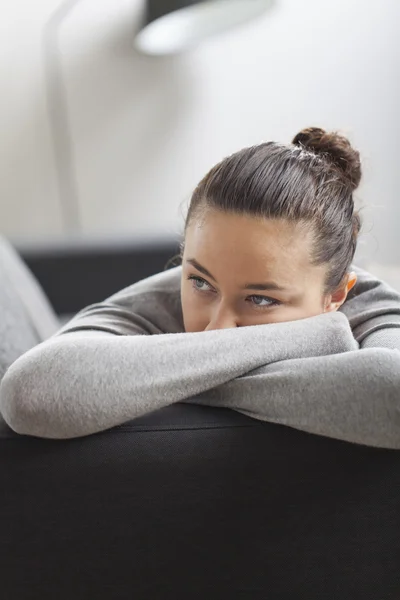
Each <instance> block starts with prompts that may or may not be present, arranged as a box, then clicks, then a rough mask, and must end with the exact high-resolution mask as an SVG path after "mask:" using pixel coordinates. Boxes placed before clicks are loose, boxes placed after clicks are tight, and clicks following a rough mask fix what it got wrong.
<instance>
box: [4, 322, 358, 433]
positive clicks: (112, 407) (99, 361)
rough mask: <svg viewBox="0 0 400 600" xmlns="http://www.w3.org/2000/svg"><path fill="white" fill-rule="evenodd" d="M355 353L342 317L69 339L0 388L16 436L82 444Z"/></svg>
mask: <svg viewBox="0 0 400 600" xmlns="http://www.w3.org/2000/svg"><path fill="white" fill-rule="evenodd" d="M356 348H358V344H357V342H356V341H355V340H354V338H353V335H352V332H351V329H350V326H349V323H348V320H347V318H346V317H345V316H344V315H341V314H339V313H326V314H323V315H318V316H315V317H311V318H308V319H303V320H299V321H292V322H286V323H276V324H272V325H257V326H254V327H243V328H237V329H225V330H214V331H207V332H200V333H175V334H165V335H126V336H116V335H113V334H111V333H106V332H100V331H97V332H96V331H82V332H74V333H66V334H64V335H60V336H56V337H55V338H52V339H50V340H48V341H47V342H44V343H42V344H40V345H39V346H37V347H36V348H34V349H32V350H30V351H29V352H27V353H26V354H24V355H23V356H22V357H20V358H19V359H18V360H17V361H16V362H15V363H14V364H13V365H12V366H11V368H10V369H9V370H8V371H7V373H6V375H5V377H4V379H3V381H2V383H1V386H0V408H1V411H2V414H3V417H4V419H5V420H6V422H7V423H8V424H9V425H10V426H11V427H12V428H13V429H14V430H15V431H17V432H19V433H22V434H28V435H34V436H39V437H48V438H70V437H78V436H83V435H88V434H92V433H96V432H99V431H102V430H105V429H108V428H110V427H113V426H116V425H119V424H121V423H124V422H126V421H128V420H131V419H134V418H135V417H138V416H141V415H143V414H146V413H149V412H152V411H154V410H157V409H159V408H162V407H164V406H167V405H169V404H172V403H174V402H179V401H182V400H184V399H187V398H190V397H191V396H196V395H198V394H201V393H203V392H206V391H208V390H211V389H212V388H214V387H216V386H221V385H222V384H226V383H227V382H229V381H232V380H235V379H236V378H238V377H241V376H243V375H245V374H247V373H249V372H251V371H253V370H254V369H257V368H259V367H261V366H263V365H269V364H272V363H275V362H277V361H285V362H286V361H287V360H288V359H296V358H297V359H301V360H303V359H304V358H305V357H311V356H319V355H328V354H337V353H341V352H348V351H351V350H355V349H356Z"/></svg>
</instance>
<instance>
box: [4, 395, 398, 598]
mask: <svg viewBox="0 0 400 600" xmlns="http://www.w3.org/2000/svg"><path fill="white" fill-rule="evenodd" d="M112 401H113V399H112V398H110V402H112ZM0 481H1V506H0V531H1V538H0V555H1V562H0V565H1V566H0V582H1V583H0V596H1V598H4V599H5V600H28V599H29V600H30V599H38V600H39V599H40V600H54V599H55V598H56V599H57V600H84V599H85V600H87V599H93V600H101V599H103V598H104V599H106V598H107V599H110V598H115V599H119V600H120V599H121V600H122V599H129V600H131V599H132V598H135V600H142V599H143V600H144V599H146V600H157V599H162V600H169V599H171V600H172V599H173V600H176V599H181V598H182V599H185V600H186V599H190V600H200V599H201V600H204V599H206V598H221V599H224V600H225V599H229V600H236V599H237V600H239V599H240V600H244V599H246V600H247V599H251V600H265V599H266V598H271V599H274V600H275V599H279V600H297V599H298V600H300V599H303V598H304V599H307V600H322V599H323V600H398V599H399V598H400V536H399V531H400V452H398V451H396V450H386V449H377V448H370V447H366V446H361V445H357V444H350V443H348V442H342V441H338V440H333V439H329V438H325V437H322V436H317V435H312V434H308V433H305V432H301V431H298V430H295V429H291V428H289V427H285V426H283V425H276V424H271V423H267V422H262V421H257V420H255V419H251V418H250V417H246V416H245V415H242V414H240V413H237V412H234V411H231V410H229V409H223V408H221V409H219V408H213V407H206V406H198V405H195V404H186V403H179V404H176V405H173V406H170V407H168V408H165V409H162V410H160V411H157V412H154V413H152V414H150V415H147V416H146V417H142V418H140V419H137V420H135V421H134V422H130V423H126V424H124V425H122V426H120V427H116V428H113V429H111V430H109V431H106V432H103V433H100V434H96V435H92V436H88V437H85V438H79V439H73V440H63V441H53V440H41V439H36V438H29V437H24V436H17V435H16V434H14V433H13V432H12V431H11V430H10V429H9V428H8V427H7V426H6V425H5V424H4V423H2V424H1V425H0Z"/></svg>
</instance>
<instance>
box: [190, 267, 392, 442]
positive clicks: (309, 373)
mask: <svg viewBox="0 0 400 600" xmlns="http://www.w3.org/2000/svg"><path fill="white" fill-rule="evenodd" d="M352 270H354V271H355V272H356V274H357V278H358V279H357V284H356V286H355V288H354V289H353V291H352V292H351V294H350V295H349V298H348V300H346V302H345V303H344V304H343V306H342V307H341V309H340V312H343V313H344V314H345V315H346V316H347V318H348V319H349V323H350V326H351V328H352V331H353V335H354V336H355V338H356V339H357V341H358V342H359V344H360V350H359V351H355V352H347V353H345V354H338V355H332V356H319V357H315V358H313V357H307V358H306V357H305V358H300V359H291V360H287V361H284V362H280V363H274V364H271V365H267V366H263V367H261V368H259V369H257V370H255V371H253V373H248V374H246V375H245V376H243V377H240V378H238V379H236V380H234V381H231V382H229V383H226V384H224V385H222V386H220V387H218V388H216V389H215V390H212V391H211V392H208V393H207V394H203V395H201V396H198V397H197V398H195V399H193V402H195V403H197V404H205V405H209V406H224V407H227V408H232V409H235V410H237V411H238V412H242V413H244V414H247V415H249V416H251V417H253V418H256V419H260V420H264V421H270V422H271V423H280V424H283V425H288V426H290V427H294V428H295V429H300V430H302V431H307V432H309V433H314V434H318V435H324V436H327V437H332V438H336V439H340V440H346V441H348V442H353V443H358V444H364V445H368V446H378V447H382V448H394V449H400V293H399V292H397V291H396V290H394V289H393V288H392V287H390V286H389V285H388V284H386V283H385V282H383V281H380V280H379V279H377V278H376V277H374V276H373V275H371V274H370V273H368V272H367V271H364V270H363V269H360V268H358V267H356V266H354V265H352ZM190 401H191V400H188V402H190Z"/></svg>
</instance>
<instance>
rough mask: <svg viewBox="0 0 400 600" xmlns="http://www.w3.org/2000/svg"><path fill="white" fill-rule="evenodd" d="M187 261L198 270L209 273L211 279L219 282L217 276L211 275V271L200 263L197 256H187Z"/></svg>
mask: <svg viewBox="0 0 400 600" xmlns="http://www.w3.org/2000/svg"><path fill="white" fill-rule="evenodd" d="M186 262H187V263H189V264H190V265H192V266H193V267H194V268H195V269H197V270H198V271H200V273H203V275H207V277H210V279H212V280H213V281H215V282H217V280H216V279H215V277H213V276H212V275H211V273H210V271H208V270H207V269H206V268H205V267H203V266H202V265H201V264H200V263H198V262H197V260H196V259H195V258H187V259H186Z"/></svg>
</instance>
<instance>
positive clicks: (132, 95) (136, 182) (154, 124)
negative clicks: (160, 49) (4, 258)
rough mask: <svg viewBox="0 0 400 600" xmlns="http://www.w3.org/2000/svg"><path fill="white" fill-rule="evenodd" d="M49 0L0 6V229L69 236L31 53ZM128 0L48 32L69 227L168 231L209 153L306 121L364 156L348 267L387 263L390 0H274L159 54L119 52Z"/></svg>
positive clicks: (135, 2)
mask: <svg viewBox="0 0 400 600" xmlns="http://www.w3.org/2000/svg"><path fill="white" fill-rule="evenodd" d="M73 3H74V0H72V4H73ZM60 4H61V3H60V2H56V1H54V0H35V2H31V1H30V0H9V1H8V2H5V1H4V0H3V2H2V16H1V20H0V76H1V80H0V81H1V94H0V127H1V131H2V135H1V138H0V158H1V160H0V192H1V195H0V198H1V200H0V230H1V231H2V232H3V233H5V234H6V235H8V236H9V237H10V238H11V239H15V240H18V239H21V238H22V239H27V238H29V239H38V240H43V239H48V238H49V239H50V238H52V237H54V236H59V237H61V236H65V235H66V234H68V232H67V231H66V229H65V223H63V216H62V211H61V207H60V199H59V193H58V188H57V179H56V171H55V160H54V154H53V149H52V144H51V135H50V127H49V123H50V121H49V114H48V110H47V106H46V95H45V79H44V62H43V54H42V38H43V29H44V25H45V23H46V21H47V20H48V19H49V17H50V15H51V13H52V12H53V11H54V10H55V9H56V8H57V7H59V6H60ZM141 9H142V3H141V2H140V1H139V0H118V1H117V0H81V1H80V2H77V3H76V5H75V7H74V8H73V10H72V11H71V13H70V14H69V16H68V17H67V18H66V19H65V21H64V23H63V25H62V28H61V30H60V38H59V39H60V47H61V49H62V57H63V69H64V75H65V83H66V89H67V96H68V111H69V118H70V126H71V136H72V143H73V158H74V167H75V172H76V180H77V192H78V198H79V217H80V234H84V235H85V236H103V235H104V236H105V235H106V236H110V235H116V236H143V235H147V234H149V233H151V234H156V235H167V234H174V233H175V232H180V230H181V226H182V223H183V216H182V211H184V207H185V206H186V202H187V200H188V199H189V197H190V194H191V191H192V190H193V188H194V186H195V185H196V183H197V182H198V181H199V179H200V178H201V177H202V176H203V175H204V174H205V172H206V171H208V169H209V168H210V167H211V166H212V165H213V164H214V163H215V162H217V161H218V160H220V159H221V158H222V157H223V156H225V155H227V154H230V153H231V152H234V151H235V150H238V149H239V148H241V147H243V146H246V145H250V144H253V143H257V142H260V141H262V140H270V139H273V140H279V141H283V142H289V141H290V140H291V138H292V137H293V135H294V134H295V133H297V131H298V130H300V129H301V128H303V127H304V126H309V125H317V126H322V127H325V128H327V129H340V130H341V131H342V132H344V133H345V134H347V135H348V136H349V138H350V139H351V141H352V142H353V144H354V145H355V146H356V147H357V148H358V149H359V150H360V151H361V154H362V157H363V160H364V181H363V184H362V186H361V187H360V189H359V190H358V192H357V198H358V199H359V200H360V201H361V202H362V203H363V204H364V205H366V206H367V208H366V210H364V212H363V214H364V223H365V225H364V233H363V236H362V237H361V239H360V244H359V249H358V256H359V262H360V264H362V265H366V264H367V263H368V264H372V263H374V265H375V270H379V268H380V265H383V264H385V265H389V266H390V267H391V268H392V269H393V268H394V267H396V266H399V267H400V241H399V237H398V229H399V225H400V202H399V200H398V194H397V190H398V189H399V186H400V172H399V168H398V164H399V163H400V146H399V143H398V140H399V139H400V117H399V113H398V106H399V105H400V93H399V71H400V69H399V67H400V44H399V42H398V39H399V33H400V32H399V29H400V25H399V24H400V3H399V2H398V0H381V1H380V2H364V1H363V0H336V1H335V2H330V1H321V0H302V1H301V2H300V1H299V0H276V2H275V8H274V9H273V10H272V11H271V12H269V13H267V14H265V16H264V17H263V18H262V19H259V20H257V21H256V22H253V23H251V24H248V25H246V26H243V27H242V28H240V29H237V30H236V31H234V32H231V33H227V34H224V35H221V36H219V37H217V38H215V39H214V40H212V41H208V42H207V43H204V44H203V45H202V46H201V47H199V48H198V49H197V50H195V51H192V52H190V53H186V54H184V55H182V56H179V57H173V58H171V57H170V58H149V57H143V56H139V55H137V54H136V53H135V51H134V50H133V48H132V36H133V31H134V29H135V27H136V26H137V23H138V18H139V16H140V11H141ZM182 203H183V205H182ZM399 287H400V285H399Z"/></svg>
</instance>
